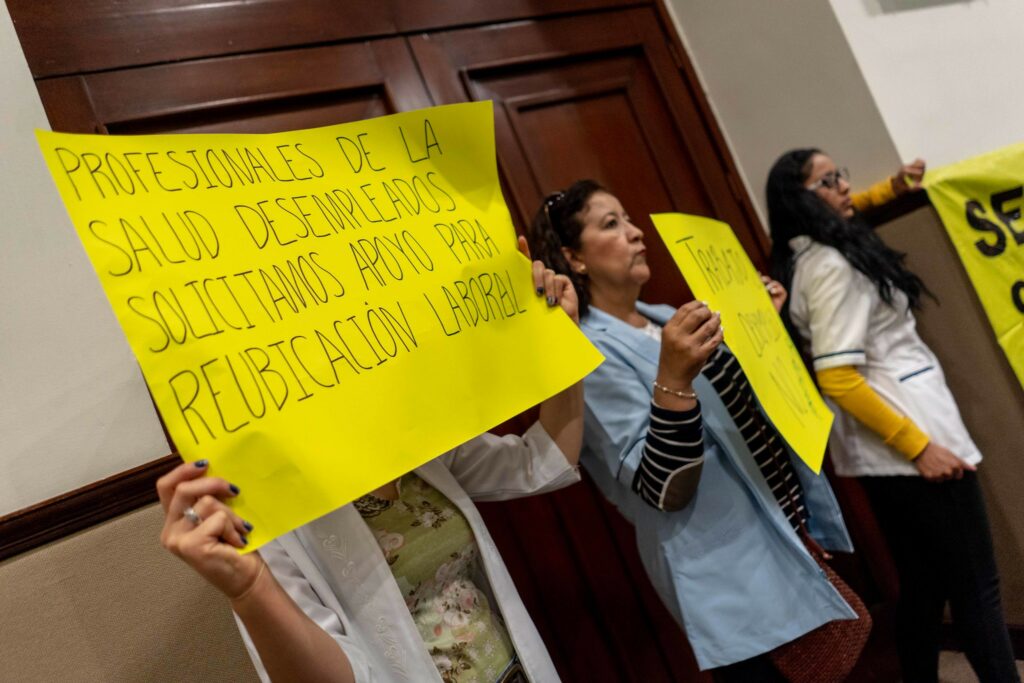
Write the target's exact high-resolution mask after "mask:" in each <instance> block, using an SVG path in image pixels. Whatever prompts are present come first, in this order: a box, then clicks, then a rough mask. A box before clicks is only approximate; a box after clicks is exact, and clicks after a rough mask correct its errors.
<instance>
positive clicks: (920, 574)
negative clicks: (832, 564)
mask: <svg viewBox="0 0 1024 683" xmlns="http://www.w3.org/2000/svg"><path fill="white" fill-rule="evenodd" d="M859 481H860V482H861V484H863V486H864V490H865V492H866V493H867V495H868V498H869V499H870V501H871V506H872V508H873V510H874V513H875V516H876V518H877V519H878V523H879V525H880V526H881V527H882V532H883V533H884V534H885V537H886V540H887V541H888V544H889V549H890V551H891V553H892V556H893V560H894V561H895V563H896V570H897V572H898V574H899V579H900V599H899V603H898V605H897V608H896V640H897V642H896V649H897V652H898V653H899V657H900V665H901V667H902V669H903V680H904V683H936V682H937V681H938V675H939V674H938V666H939V644H940V642H939V641H940V629H941V625H942V615H943V611H944V609H945V605H946V602H947V601H949V605H950V611H951V614H952V617H953V627H954V629H955V630H956V633H957V636H958V637H959V639H960V642H961V644H962V646H963V649H964V654H966V655H967V659H968V661H970V663H971V666H972V667H973V668H974V672H975V673H976V674H977V675H978V679H979V680H980V682H981V683H1019V681H1020V677H1019V676H1018V675H1017V668H1016V665H1015V663H1014V660H1013V650H1012V648H1011V645H1010V636H1009V633H1008V632H1007V630H1006V623H1005V621H1004V619H1003V609H1002V605H1001V603H1000V597H999V573H998V571H997V570H996V563H995V557H994V555H993V552H992V535H991V532H990V531H989V525H988V517H987V516H986V514H985V503H984V500H982V495H981V487H980V486H979V485H978V478H977V475H976V474H975V473H973V472H965V473H964V477H963V479H960V480H950V481H946V482H941V483H931V482H928V481H925V480H924V479H922V478H921V477H909V476H908V477H860V478H859Z"/></svg>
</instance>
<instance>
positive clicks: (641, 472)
mask: <svg viewBox="0 0 1024 683" xmlns="http://www.w3.org/2000/svg"><path fill="white" fill-rule="evenodd" d="M703 464H704V427H703V424H702V422H701V414H700V404H697V406H695V407H694V408H693V409H691V410H682V411H680V410H668V409H666V408H662V407H661V406H659V405H658V404H656V403H653V402H652V403H651V424H650V427H649V428H648V430H647V439H646V442H645V444H644V450H643V454H642V455H641V457H640V465H639V467H638V468H637V472H636V477H635V478H634V480H633V490H634V491H635V492H636V493H637V494H639V496H640V498H642V499H643V500H644V501H645V502H646V503H648V504H649V505H651V506H653V507H655V508H657V509H659V510H665V511H674V510H681V509H683V508H684V507H686V506H687V505H688V504H689V502H690V500H691V499H692V498H693V494H694V493H695V492H696V490H697V482H698V481H700V472H701V468H702V467H703Z"/></svg>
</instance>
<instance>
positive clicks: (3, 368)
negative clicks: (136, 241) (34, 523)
mask: <svg viewBox="0 0 1024 683" xmlns="http://www.w3.org/2000/svg"><path fill="white" fill-rule="evenodd" d="M0 93H3V97H0V124H2V125H0V150H3V153H2V154H0V211H2V214H0V215H2V217H3V218H2V220H0V434H3V439H2V440H0V472H2V473H3V476H0V516H2V515H4V514H7V513H9V512H14V511H16V510H20V509H22V508H24V507H28V506H29V505H33V504H35V503H38V502H40V501H43V500H47V499H49V498H53V497H55V496H59V495H61V494H63V493H66V492H68V491H71V490H73V489H77V488H79V487H81V486H85V485H86V484H90V483H92V482H94V481H97V480H99V479H103V478H105V477H109V476H110V475H112V474H116V473H118V472H122V471H124V470H127V469H130V468H132V467H136V466H138V465H141V464H142V463H145V462H149V461H150V460H155V459H156V458H159V457H162V456H164V455H167V452H168V449H167V442H166V441H165V440H164V436H163V432H162V431H161V429H160V423H159V422H158V421H157V418H156V413H155V411H154V410H153V406H152V404H151V403H150V400H149V394H148V393H147V391H146V386H145V384H144V383H143V381H142V375H141V374H140V373H139V370H138V366H137V365H136V364H135V360H134V358H132V354H131V351H130V350H129V348H128V343H127V342H126V341H125V338H124V334H123V333H122V332H121V329H120V327H119V326H118V324H117V321H116V320H115V319H114V314H113V311H112V310H111V309H110V305H109V304H108V303H107V300H106V297H105V296H104V295H103V290H102V289H101V288H100V284H99V280H97V279H96V275H95V273H94V272H93V270H92V266H90V265H89V262H88V260H87V259H86V256H85V251H84V250H83V249H82V246H81V244H80V243H79V241H78V237H77V236H76V235H75V231H74V228H72V227H71V221H70V220H69V219H68V216H67V213H66V212H65V211H64V206H63V204H61V202H60V199H59V197H58V196H57V189H56V188H55V187H54V184H53V180H52V179H51V178H50V175H49V173H48V172H47V170H46V168H45V167H44V165H43V157H42V154H40V152H39V146H38V145H37V144H36V140H35V135H34V132H33V131H34V130H35V129H36V128H49V125H48V124H47V121H46V115H45V114H44V113H43V106H42V104H41V103H40V101H39V95H38V94H37V93H36V87H35V83H33V81H32V76H31V74H30V73H29V70H28V65H27V64H26V63H25V57H24V55H23V54H22V52H21V45H20V44H19V43H18V38H17V36H16V35H15V33H14V26H13V25H12V23H11V17H10V14H9V13H8V11H7V5H6V3H2V2H0Z"/></svg>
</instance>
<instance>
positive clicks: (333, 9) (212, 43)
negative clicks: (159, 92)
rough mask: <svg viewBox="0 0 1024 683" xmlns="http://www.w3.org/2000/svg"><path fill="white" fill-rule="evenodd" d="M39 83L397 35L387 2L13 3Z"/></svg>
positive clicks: (101, 0)
mask: <svg viewBox="0 0 1024 683" xmlns="http://www.w3.org/2000/svg"><path fill="white" fill-rule="evenodd" d="M7 6H8V8H9V9H10V12H11V18H12V19H13V20H14V27H15V29H16V30H17V32H18V37H19V38H20V40H21V44H22V46H23V47H24V49H25V56H26V58H27V59H28V64H29V68H30V69H31V70H32V75H33V76H35V77H36V78H44V77H48V76H58V75H66V74H74V73H82V72H89V71H103V70H108V69H123V68H126V67H131V66H140V65H144V64H157V63H162V62H174V61H179V60H184V59H195V58H199V57H212V56H218V55H228V54H239V53H246V52H254V51H258V50H267V49H271V48H281V47H291V46H296V45H309V44H316V43H328V42H335V41H339V40H345V39H352V38H357V37H368V36H375V35H384V34H390V33H394V32H395V25H394V23H393V22H392V20H391V15H392V9H391V6H390V3H389V2H343V1H341V0H223V1H221V2H208V1H207V0H132V1H131V2H124V1H123V0H49V1H43V0H7Z"/></svg>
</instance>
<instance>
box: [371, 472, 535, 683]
mask: <svg viewBox="0 0 1024 683" xmlns="http://www.w3.org/2000/svg"><path fill="white" fill-rule="evenodd" d="M398 491H399V495H398V500H395V501H387V500H384V499H381V498H377V497H375V496H372V495H368V496H363V498H360V499H359V500H358V501H356V509H358V510H359V512H360V514H361V515H362V516H363V519H364V521H365V522H366V524H367V525H368V526H369V527H370V529H371V530H372V531H373V533H374V536H376V538H377V543H378V544H379V545H380V549H381V551H382V552H383V553H384V557H385V558H386V559H387V562H388V565H390V567H391V572H392V574H393V575H394V577H395V581H396V582H397V583H398V587H399V590H401V592H402V596H403V597H404V598H405V604H406V606H407V607H408V608H409V612H410V614H412V618H413V621H414V622H415V623H416V626H417V628H418V629H419V632H420V636H421V637H422V638H423V642H424V643H425V644H426V647H427V650H428V651H429V652H430V655H431V657H432V658H433V660H434V664H435V666H437V671H438V673H439V674H440V675H441V678H442V679H443V680H444V681H445V683H471V682H474V683H475V682H478V681H479V682H481V683H483V682H486V683H493V682H494V681H500V680H502V679H503V677H504V675H505V674H506V671H507V670H508V669H509V668H510V665H512V664H513V663H514V661H515V651H514V650H513V648H512V642H511V641H510V640H509V637H508V633H507V631H506V630H505V627H504V625H503V624H502V622H501V617H500V615H499V614H498V613H496V612H495V611H492V609H491V605H490V602H489V601H488V599H487V596H486V595H485V593H484V592H483V591H481V590H480V588H479V583H480V581H482V582H486V577H484V576H483V573H482V570H481V564H480V561H479V555H478V550H477V545H476V541H475V539H474V538H473V532H472V531H471V530H470V527H469V524H468V523H467V522H466V520H465V518H464V517H463V516H462V514H461V513H460V512H459V510H458V509H457V508H456V507H455V506H454V505H452V504H451V502H450V501H449V500H448V499H447V498H445V497H444V495H442V494H441V493H440V492H439V491H437V490H436V489H435V488H433V487H432V486H430V485H429V484H428V483H426V482H425V481H423V480H422V479H420V478H419V477H417V476H416V475H415V474H412V473H409V474H407V475H405V476H404V477H402V479H400V480H399V482H398Z"/></svg>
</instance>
